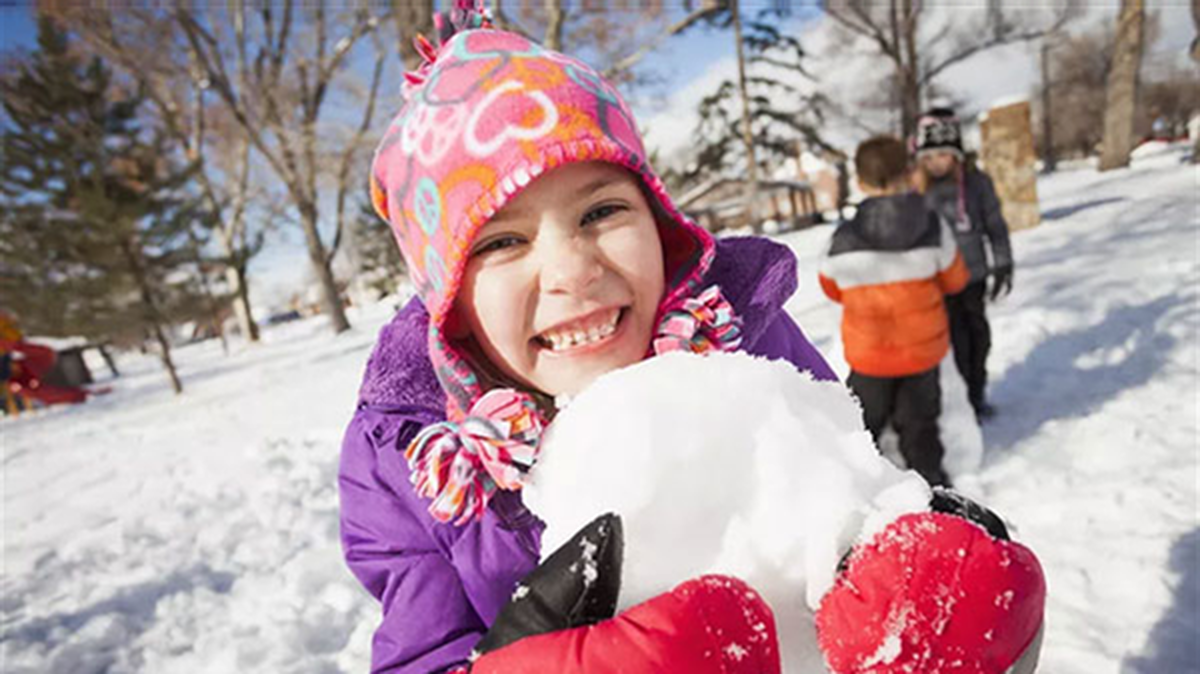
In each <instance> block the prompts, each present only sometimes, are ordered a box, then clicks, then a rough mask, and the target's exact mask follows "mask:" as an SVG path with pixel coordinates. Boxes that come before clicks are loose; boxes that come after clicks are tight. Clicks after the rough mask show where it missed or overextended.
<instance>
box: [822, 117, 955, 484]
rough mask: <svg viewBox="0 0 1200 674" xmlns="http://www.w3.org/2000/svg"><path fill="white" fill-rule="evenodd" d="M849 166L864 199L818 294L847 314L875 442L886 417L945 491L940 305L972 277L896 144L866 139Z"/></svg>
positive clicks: (944, 349)
mask: <svg viewBox="0 0 1200 674" xmlns="http://www.w3.org/2000/svg"><path fill="white" fill-rule="evenodd" d="M854 165H855V169H856V171H857V173H858V186H859V188H860V189H861V190H862V192H863V193H864V194H866V195H867V197H868V198H867V199H866V200H865V201H863V202H862V203H861V204H860V205H859V207H858V212H857V213H856V214H855V216H854V219H853V220H851V221H850V222H847V223H844V224H842V225H840V226H839V227H838V228H837V230H835V231H834V233H833V237H832V240H831V241H830V245H829V250H828V252H827V253H826V254H825V256H824V257H823V259H822V261H821V271H820V280H821V288H822V289H823V290H824V291H825V294H826V295H828V296H829V297H830V299H832V300H833V301H835V302H839V303H841V304H842V305H843V306H844V307H845V309H844V311H843V314H842V342H843V345H844V347H845V349H846V362H848V363H849V364H850V368H851V370H852V371H851V373H850V377H849V379H848V380H847V383H848V384H849V385H850V388H851V389H852V390H853V391H854V393H855V394H856V395H857V396H858V398H859V400H860V401H861V403H862V407H863V418H864V421H865V423H866V426H867V429H868V430H869V431H871V434H872V435H873V436H874V437H875V439H876V441H878V439H879V434H880V433H881V432H882V431H883V428H884V426H885V425H886V424H887V422H888V421H889V420H890V421H891V422H892V425H893V426H894V427H895V429H896V432H897V434H898V435H899V436H900V453H901V455H903V456H904V460H905V462H906V463H907V464H908V467H909V468H912V469H913V470H916V471H917V472H918V473H920V474H921V475H922V476H923V477H924V478H925V479H926V480H928V481H929V483H930V484H933V485H942V486H949V482H950V481H949V478H948V477H947V476H946V473H945V471H943V470H942V454H943V452H944V450H943V448H942V442H941V439H940V437H939V429H938V417H939V416H940V415H941V406H942V402H941V386H940V384H939V380H938V364H939V363H940V362H941V361H942V359H943V358H944V357H945V356H946V354H947V353H948V352H949V349H950V326H949V319H948V318H947V315H946V307H945V302H944V299H943V298H944V296H945V295H947V294H954V293H957V292H959V291H961V290H962V289H963V288H964V287H965V286H966V284H967V281H968V280H969V279H970V272H969V271H968V270H967V266H966V264H965V262H964V261H963V258H962V255H961V254H960V253H959V251H958V244H957V242H956V241H955V239H954V234H953V232H951V231H950V230H949V228H948V227H946V226H945V225H944V224H942V223H941V222H940V221H939V219H938V217H937V216H936V215H935V214H933V213H932V212H930V211H928V210H927V209H926V207H925V202H924V199H923V198H922V197H921V195H920V194H916V193H914V192H912V191H910V189H909V177H910V176H909V159H908V151H907V149H906V148H905V146H904V143H903V141H901V140H899V139H898V138H893V137H889V136H880V137H876V138H872V139H870V140H868V141H866V142H864V143H862V144H861V145H859V146H858V149H857V150H856V151H855V155H854Z"/></svg>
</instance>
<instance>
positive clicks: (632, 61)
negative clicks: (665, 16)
mask: <svg viewBox="0 0 1200 674" xmlns="http://www.w3.org/2000/svg"><path fill="white" fill-rule="evenodd" d="M727 9H728V4H727V2H726V1H725V0H721V1H720V2H712V3H704V4H702V5H701V7H700V8H699V9H696V10H693V11H692V12H690V13H689V14H688V15H687V16H685V17H683V18H682V19H680V20H679V21H676V22H675V23H673V24H671V25H670V26H668V27H667V30H665V31H664V32H663V33H662V34H660V35H659V36H658V38H657V39H656V40H655V41H653V42H650V43H647V44H645V45H642V46H641V47H639V48H638V49H637V50H635V51H634V52H633V53H631V54H629V55H628V56H624V57H622V58H621V59H620V60H619V61H617V62H616V63H614V64H613V65H612V66H611V67H609V68H608V69H607V70H605V71H604V73H603V75H604V77H605V79H612V78H613V77H615V76H616V75H618V74H620V73H623V72H625V71H627V70H629V69H630V68H632V67H633V66H635V65H637V63H638V61H641V60H642V59H643V58H645V57H646V55H647V54H649V53H650V52H652V51H654V50H655V49H657V48H658V47H659V46H660V45H661V44H662V43H663V42H664V41H665V40H666V39H667V38H670V37H674V36H675V35H679V34H680V33H682V32H684V31H685V30H687V29H688V28H691V27H692V26H694V25H696V24H697V23H699V22H700V21H703V20H704V19H707V18H709V17H712V16H716V15H717V14H719V13H721V12H723V11H726V10H727Z"/></svg>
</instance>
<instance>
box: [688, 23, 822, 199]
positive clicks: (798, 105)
mask: <svg viewBox="0 0 1200 674" xmlns="http://www.w3.org/2000/svg"><path fill="white" fill-rule="evenodd" d="M772 16H775V17H776V18H778V16H777V13H776V12H774V10H770V11H768V12H765V13H763V14H761V15H760V16H759V17H758V18H757V19H756V20H754V21H747V22H745V23H744V27H743V36H742V43H743V47H744V51H745V53H746V66H747V75H746V78H745V87H746V91H747V95H746V104H745V105H744V106H743V105H742V103H741V101H740V100H739V99H740V94H739V85H738V82H736V81H734V80H733V79H728V80H724V81H722V82H720V83H719V84H718V85H717V88H716V90H715V91H713V93H711V94H709V95H708V96H706V97H705V98H704V99H702V100H701V102H700V108H699V113H700V122H699V125H698V128H697V133H696V136H697V137H698V138H701V139H703V141H702V143H701V145H700V146H699V147H698V148H697V154H696V157H695V162H694V164H693V165H692V166H691V167H690V169H689V170H688V171H687V172H685V173H684V174H683V176H682V177H683V179H684V180H686V181H692V180H696V179H698V178H702V177H705V176H709V175H728V174H730V173H732V172H739V173H741V172H745V173H749V171H748V170H747V169H748V167H747V166H746V163H747V154H748V153H747V152H746V144H745V143H744V142H743V138H742V137H743V129H744V127H743V123H742V120H743V119H744V118H745V116H746V114H747V111H748V114H749V117H750V131H751V134H750V135H751V137H752V139H753V147H754V154H755V157H754V158H755V161H756V162H757V163H758V164H759V166H760V167H761V166H770V165H773V164H778V163H780V162H781V161H783V160H784V159H787V158H789V157H792V156H794V155H795V150H796V143H797V141H799V140H802V141H804V142H805V143H807V144H809V145H811V146H814V147H817V148H821V149H823V150H830V151H832V152H834V153H837V151H836V149H835V148H833V147H831V146H830V145H829V144H828V143H827V142H826V141H825V140H824V138H822V136H821V134H820V132H819V130H818V129H819V127H820V125H821V123H822V122H823V119H824V117H823V115H824V103H825V100H824V98H823V97H822V96H821V95H820V94H817V93H808V92H806V91H804V90H803V88H802V87H801V86H798V84H799V82H801V81H802V80H803V79H806V78H807V79H811V78H810V77H809V74H808V73H807V72H806V70H805V68H804V58H805V53H804V49H803V47H802V46H801V45H800V42H799V41H798V40H796V38H794V37H792V36H790V35H785V34H784V33H782V32H781V31H780V30H779V29H778V28H777V27H776V25H773V24H772V23H771V22H770V19H771V18H772ZM771 71H773V72H771ZM781 74H783V75H784V76H782V77H781Z"/></svg>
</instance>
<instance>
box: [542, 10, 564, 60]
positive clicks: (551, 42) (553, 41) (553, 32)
mask: <svg viewBox="0 0 1200 674" xmlns="http://www.w3.org/2000/svg"><path fill="white" fill-rule="evenodd" d="M545 9H546V37H545V39H543V40H542V44H543V45H545V47H546V49H553V50H554V51H562V41H563V24H564V23H566V20H567V15H566V12H565V11H564V10H563V0H545Z"/></svg>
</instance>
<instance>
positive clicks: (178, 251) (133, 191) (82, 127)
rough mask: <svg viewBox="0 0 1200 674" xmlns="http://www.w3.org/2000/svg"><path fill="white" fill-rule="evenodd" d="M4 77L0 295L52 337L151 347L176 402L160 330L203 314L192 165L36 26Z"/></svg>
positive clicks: (60, 38)
mask: <svg viewBox="0 0 1200 674" xmlns="http://www.w3.org/2000/svg"><path fill="white" fill-rule="evenodd" d="M14 66H15V67H14V68H12V69H11V72H10V74H9V75H8V76H6V77H4V78H3V79H2V80H0V93H2V94H3V99H4V109H5V112H6V113H7V116H8V124H7V125H6V128H5V129H4V130H3V135H2V137H0V141H2V143H3V145H2V147H3V157H2V160H0V198H2V200H3V203H2V207H3V213H4V217H3V219H0V225H2V226H3V227H4V230H3V232H2V233H3V236H2V237H0V238H2V239H3V240H4V242H5V245H4V246H2V247H0V271H2V272H3V277H4V278H3V283H4V286H5V290H6V297H12V298H13V301H14V303H21V302H22V301H23V300H24V302H25V306H20V307H19V308H18V311H19V312H20V313H21V315H22V317H23V319H25V320H27V321H28V323H29V325H30V326H31V327H33V326H39V327H42V326H45V327H49V328H50V330H49V331H50V332H51V333H52V334H53V333H58V334H80V335H84V336H88V337H93V338H101V339H106V338H114V337H117V336H120V335H123V334H128V333H129V332H130V331H133V332H140V333H143V334H144V335H147V336H149V337H151V338H152V339H154V340H155V341H156V342H157V343H158V347H159V357H160V359H161V361H162V364H163V367H164V368H165V369H166V371H167V373H168V376H169V377H170V380H171V384H172V387H173V388H174V390H175V392H176V393H180V392H182V390H183V387H182V385H181V383H180V381H179V377H178V375H177V373H176V371H175V365H174V362H173V361H172V359H171V348H170V341H169V339H168V338H167V334H166V328H167V327H168V326H169V325H171V324H173V323H176V322H178V321H181V320H186V319H188V318H191V317H195V316H196V315H197V311H198V308H199V312H200V313H201V314H202V313H203V312H204V311H205V309H204V303H203V301H201V293H200V292H199V290H198V289H197V287H196V278H195V276H193V272H194V270H195V267H196V264H197V262H198V261H199V260H201V259H202V255H201V248H202V247H203V245H204V243H205V240H204V239H205V235H206V230H205V226H206V225H208V224H210V223H211V214H209V213H207V212H205V211H204V210H203V208H202V206H201V204H200V202H199V200H198V199H197V198H196V197H195V195H193V194H191V193H190V192H189V190H188V189H187V187H188V185H189V184H190V183H191V181H192V180H193V178H194V172H195V171H194V166H191V165H181V164H180V163H179V162H178V161H176V160H175V157H176V156H177V153H176V148H174V147H172V146H171V143H170V142H169V137H168V136H167V134H164V133H162V132H161V130H158V129H153V128H148V127H145V126H143V125H142V124H140V123H139V119H138V113H139V109H140V108H141V106H142V104H143V102H144V98H143V96H142V94H141V92H127V91H126V92H122V91H119V90H118V89H117V88H116V87H115V86H113V80H112V76H111V72H110V70H109V69H108V68H107V67H106V66H105V64H104V63H103V62H102V61H101V60H100V59H98V58H93V59H91V60H90V61H87V62H84V61H83V60H82V59H81V58H80V57H78V56H76V55H75V53H74V52H73V50H72V47H71V45H70V43H69V39H68V36H67V35H66V33H65V32H64V31H63V30H61V29H60V28H59V27H58V26H56V25H55V24H54V22H53V21H51V20H50V19H49V18H47V17H45V16H42V17H40V18H39V25H38V49H37V50H36V51H34V52H33V53H32V54H30V55H29V56H28V58H26V59H22V60H19V61H17V62H16V63H15V64H14ZM9 293H11V295H10V294H9ZM29 300H33V302H29Z"/></svg>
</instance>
